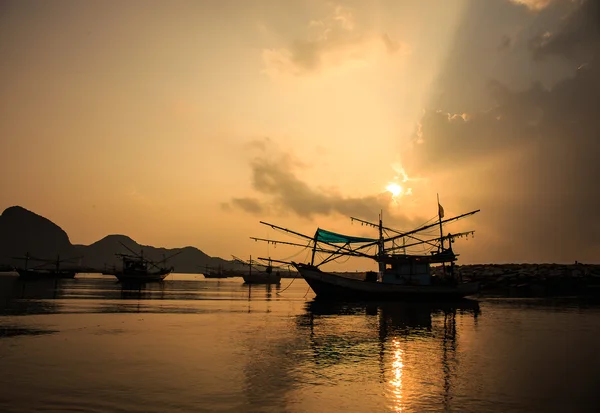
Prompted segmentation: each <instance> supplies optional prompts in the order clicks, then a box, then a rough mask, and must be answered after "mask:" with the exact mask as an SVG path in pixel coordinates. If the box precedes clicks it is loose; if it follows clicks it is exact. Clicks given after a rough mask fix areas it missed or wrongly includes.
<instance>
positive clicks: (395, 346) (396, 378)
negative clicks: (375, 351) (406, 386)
mask: <svg viewBox="0 0 600 413" xmlns="http://www.w3.org/2000/svg"><path fill="white" fill-rule="evenodd" d="M402 353H403V352H402V349H401V348H400V342H399V341H398V340H397V339H393V340H392V357H393V360H392V370H391V373H392V379H391V380H390V381H389V384H390V385H391V392H392V402H393V409H394V411H396V412H401V411H402V369H403V367H404V363H403V362H402Z"/></svg>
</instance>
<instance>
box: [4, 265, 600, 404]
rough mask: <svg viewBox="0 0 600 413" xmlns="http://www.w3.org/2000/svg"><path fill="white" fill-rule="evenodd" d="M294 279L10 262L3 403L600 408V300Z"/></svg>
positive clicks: (5, 289)
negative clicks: (360, 301)
mask: <svg viewBox="0 0 600 413" xmlns="http://www.w3.org/2000/svg"><path fill="white" fill-rule="evenodd" d="M291 282H292V280H290V279H284V280H282V284H281V287H280V288H279V289H276V288H275V287H273V288H267V287H266V286H254V287H251V288H249V287H248V286H245V285H243V283H242V280H241V279H240V278H232V279H224V280H205V279H204V278H203V277H202V276H201V275H183V274H173V275H171V276H169V277H168V278H167V280H166V281H165V282H164V283H163V284H162V285H151V286H148V287H146V288H144V289H136V290H128V289H124V288H122V287H121V286H120V285H119V284H117V283H116V282H115V281H114V280H113V279H112V278H111V277H106V276H101V275H92V274H89V275H80V278H78V279H75V280H61V281H58V282H53V281H49V282H27V283H24V282H22V281H20V280H19V279H18V278H17V277H14V276H2V277H0V371H1V372H2V374H1V376H0V411H2V412H33V411H44V412H51V411H61V412H64V411H71V412H74V411H77V412H105V411H109V412H187V411H190V412H192V411H193V412H203V411H206V412H209V411H210V412H213V411H224V412H241V411H248V412H324V411H352V412H355V411H356V412H400V411H407V412H411V411H414V412H425V411H457V412H488V411H490V412H492V411H493V412H509V411H510V412H519V411H526V412H555V411H556V412H580V411H581V412H584V411H589V412H598V411H600V356H599V352H600V308H598V307H593V306H582V305H581V304H577V303H576V302H569V301H565V302H561V303H548V302H542V301H531V300H528V301H523V300H521V301H514V300H512V301H508V300H495V301H491V300H480V301H479V303H477V302H474V303H471V304H470V305H464V306H461V308H459V309H453V308H437V307H434V308H431V307H424V306H414V305H413V306H406V305H398V304H389V303H378V304H377V303H376V304H369V305H345V306H344V305H322V304H319V303H315V302H314V301H313V298H314V295H313V294H312V291H310V290H309V289H308V286H307V284H306V283H305V282H304V281H303V280H301V279H296V280H294V281H293V283H292V284H291V285H290V283H291Z"/></svg>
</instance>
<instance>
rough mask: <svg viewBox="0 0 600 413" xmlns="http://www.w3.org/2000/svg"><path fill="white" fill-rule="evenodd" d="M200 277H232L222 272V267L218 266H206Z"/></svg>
mask: <svg viewBox="0 0 600 413" xmlns="http://www.w3.org/2000/svg"><path fill="white" fill-rule="evenodd" d="M202 275H204V278H228V277H232V276H233V275H232V274H231V273H229V272H225V271H223V267H222V266H220V265H219V267H218V268H211V267H209V266H208V265H207V266H206V269H205V270H204V272H203V273H202Z"/></svg>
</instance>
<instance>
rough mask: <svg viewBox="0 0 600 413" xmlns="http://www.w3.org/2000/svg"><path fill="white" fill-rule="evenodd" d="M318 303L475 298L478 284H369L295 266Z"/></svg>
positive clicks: (310, 268) (313, 268) (303, 265)
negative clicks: (471, 296) (331, 301)
mask: <svg viewBox="0 0 600 413" xmlns="http://www.w3.org/2000/svg"><path fill="white" fill-rule="evenodd" d="M294 266H295V267H296V269H297V270H298V272H299V273H300V275H302V277H303V278H304V279H305V280H306V282H307V283H308V285H310V287H311V288H312V290H313V291H314V292H315V294H316V295H317V297H318V298H319V299H322V298H325V299H330V300H389V301H444V300H457V299H461V298H464V297H466V296H469V295H473V294H476V293H477V292H478V289H479V283H463V284H457V285H400V284H383V283H381V282H369V281H363V280H358V279H352V278H346V277H342V276H339V275H336V274H331V273H326V272H323V271H321V270H319V269H318V268H317V267H314V266H311V265H307V264H294Z"/></svg>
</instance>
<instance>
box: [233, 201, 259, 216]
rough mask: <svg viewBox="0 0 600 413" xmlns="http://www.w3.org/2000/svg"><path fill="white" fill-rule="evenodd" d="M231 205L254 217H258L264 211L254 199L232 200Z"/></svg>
mask: <svg viewBox="0 0 600 413" xmlns="http://www.w3.org/2000/svg"><path fill="white" fill-rule="evenodd" d="M231 204H232V205H233V206H235V207H238V208H241V209H243V210H244V211H246V212H249V213H251V214H255V215H260V214H262V213H264V211H265V207H264V205H263V204H262V203H261V202H260V201H259V200H258V199H255V198H233V199H232V200H231Z"/></svg>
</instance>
